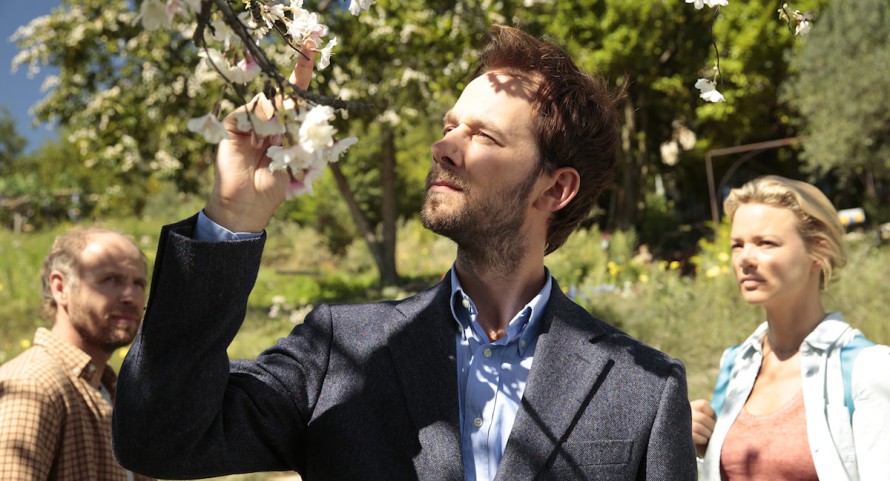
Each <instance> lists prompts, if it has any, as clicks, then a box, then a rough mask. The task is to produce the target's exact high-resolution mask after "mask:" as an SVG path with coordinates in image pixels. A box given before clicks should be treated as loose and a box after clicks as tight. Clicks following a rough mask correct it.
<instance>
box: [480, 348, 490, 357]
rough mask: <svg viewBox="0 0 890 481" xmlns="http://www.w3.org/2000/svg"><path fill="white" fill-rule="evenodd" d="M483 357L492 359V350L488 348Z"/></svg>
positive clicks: (483, 352)
mask: <svg viewBox="0 0 890 481" xmlns="http://www.w3.org/2000/svg"><path fill="white" fill-rule="evenodd" d="M482 355H483V356H485V357H491V349H489V348H487V347H486V348H485V349H484V350H483V351H482Z"/></svg>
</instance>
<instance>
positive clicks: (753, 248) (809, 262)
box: [730, 204, 820, 309]
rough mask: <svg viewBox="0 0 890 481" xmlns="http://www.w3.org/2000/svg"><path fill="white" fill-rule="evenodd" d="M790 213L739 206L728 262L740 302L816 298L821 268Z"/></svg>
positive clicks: (777, 302) (787, 302) (775, 303)
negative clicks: (809, 250) (808, 249)
mask: <svg viewBox="0 0 890 481" xmlns="http://www.w3.org/2000/svg"><path fill="white" fill-rule="evenodd" d="M797 222H798V220H797V217H796V216H795V215H794V214H793V213H792V212H791V211H790V210H788V209H785V208H779V207H772V206H768V205H764V204H743V205H741V206H740V207H739V208H738V210H736V212H735V216H733V219H732V233H731V234H730V242H731V245H732V263H733V267H734V269H735V275H736V279H737V280H738V283H739V291H740V292H741V295H742V298H743V299H745V300H746V301H747V302H749V303H751V304H757V305H762V306H764V307H766V308H767V309H769V308H770V307H771V306H785V305H793V304H796V303H798V302H801V301H806V300H808V298H809V299H813V300H815V299H818V296H819V274H820V267H819V264H818V263H817V262H816V261H815V260H813V259H812V258H811V257H810V256H809V253H808V251H807V246H806V244H805V243H804V240H803V238H801V236H800V234H799V233H798V232H797V225H798V224H797Z"/></svg>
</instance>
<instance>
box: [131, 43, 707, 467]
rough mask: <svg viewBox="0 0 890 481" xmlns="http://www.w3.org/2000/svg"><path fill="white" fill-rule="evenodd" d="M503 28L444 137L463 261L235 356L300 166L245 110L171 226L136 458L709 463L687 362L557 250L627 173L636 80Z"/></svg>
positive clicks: (314, 317)
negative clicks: (617, 77)
mask: <svg viewBox="0 0 890 481" xmlns="http://www.w3.org/2000/svg"><path fill="white" fill-rule="evenodd" d="M490 37H491V38H490V42H489V44H488V46H487V48H486V49H485V51H484V54H483V55H482V58H481V62H480V65H481V66H480V67H479V69H478V70H477V72H476V75H475V76H474V79H473V80H472V81H471V82H470V83H469V84H468V85H467V87H466V88H465V89H464V91H463V93H462V94H461V97H460V99H459V100H458V101H457V103H456V104H455V105H454V107H453V108H452V109H451V110H450V111H449V112H448V113H447V114H446V115H445V119H444V130H443V136H442V139H441V140H439V141H438V142H436V143H435V144H434V145H433V146H432V154H433V162H432V166H431V168H430V174H429V176H428V178H427V195H426V199H425V202H424V206H423V211H422V218H423V221H424V225H426V226H427V227H428V228H429V229H431V230H433V231H435V232H437V233H440V234H442V235H446V236H448V237H449V238H451V239H453V240H454V241H455V242H456V243H457V245H458V254H457V259H456V261H455V263H454V267H453V268H452V269H451V271H450V272H449V273H448V275H447V276H446V277H445V278H444V279H443V281H442V282H440V283H439V284H437V285H435V286H433V287H431V288H430V289H428V290H426V291H424V292H421V293H420V294H418V295H416V296H414V297H411V298H409V299H406V300H403V301H393V302H382V303H373V304H364V305H337V306H333V305H320V306H319V307H317V308H316V309H315V310H314V311H313V312H312V313H311V314H309V316H308V317H307V318H306V320H305V322H304V323H303V324H301V325H299V326H297V327H295V328H294V330H293V331H292V332H291V333H290V335H289V336H288V337H286V338H284V339H281V340H280V341H279V342H278V343H277V344H276V345H275V346H274V347H271V348H269V349H267V350H266V351H265V352H263V353H262V354H261V355H260V356H259V357H258V358H257V359H256V360H251V361H234V362H230V361H229V360H228V357H227V355H226V347H227V346H228V345H229V343H230V342H231V341H232V339H233V338H234V336H235V334H236V332H237V331H238V328H239V327H240V325H241V322H242V321H243V319H244V314H245V310H246V303H247V297H248V294H249V293H250V291H251V289H252V287H253V284H254V282H255V280H256V274H257V271H258V269H259V264H260V257H261V255H262V249H263V243H264V240H265V234H264V233H263V229H264V228H265V225H266V223H267V222H268V219H269V218H270V217H271V216H272V214H273V212H274V210H275V209H276V208H277V206H278V205H279V204H280V203H281V202H283V200H284V198H285V192H286V189H287V186H288V183H289V182H290V180H291V179H289V178H288V176H287V175H286V174H285V173H283V172H278V173H276V174H271V173H270V172H269V170H268V169H267V168H266V167H267V166H268V163H269V159H268V157H265V155H264V153H265V148H266V147H267V146H268V144H267V143H264V144H262V145H259V146H257V145H256V143H254V142H251V139H250V135H249V133H248V134H245V133H243V132H239V131H237V129H236V128H234V127H233V125H234V122H233V120H232V119H231V118H230V119H228V120H227V125H229V127H230V133H231V134H232V137H233V139H230V140H224V141H223V142H222V143H221V144H220V147H219V152H218V154H217V155H218V158H217V181H216V185H215V188H214V192H213V194H212V195H211V198H210V200H209V202H208V203H207V206H206V207H205V209H204V210H203V211H202V212H201V213H199V214H198V216H196V217H194V218H192V219H188V220H185V221H182V222H180V223H178V224H174V225H171V226H167V227H165V228H164V229H163V231H162V233H161V241H160V244H159V248H158V256H157V261H156V263H155V272H154V276H153V279H152V288H151V298H150V300H149V305H148V310H147V312H146V316H145V321H144V325H143V328H142V331H141V333H140V335H139V336H138V338H137V340H136V343H135V344H134V345H133V347H132V348H131V349H130V352H129V354H128V355H127V358H126V360H125V362H124V365H123V367H122V369H121V375H120V380H119V385H118V386H119V387H118V399H117V405H116V407H115V415H114V441H115V443H114V447H115V451H116V454H117V455H118V457H119V459H120V461H121V463H122V464H123V465H124V466H126V467H128V468H130V469H133V470H134V471H137V472H143V473H146V474H151V475H154V476H157V477H160V478H188V477H209V476H218V475H223V474H227V473H239V472H253V471H271V470H285V469H290V470H295V471H297V472H299V473H300V474H301V475H302V477H303V479H305V480H308V481H311V480H351V479H372V480H378V479H380V480H403V479H404V480H414V479H417V480H460V479H468V480H480V481H481V480H493V479H496V480H503V481H507V480H526V479H528V480H530V479H540V480H544V479H552V480H568V479H591V480H610V481H615V480H636V479H653V480H671V481H673V480H694V479H695V478H696V468H695V451H694V448H693V445H692V440H691V436H690V434H689V433H690V432H691V421H690V408H689V403H688V399H687V393H686V380H685V371H684V368H683V366H682V364H681V363H680V362H678V361H676V360H674V359H671V358H669V357H667V356H665V355H664V354H662V353H660V352H658V351H656V350H654V349H652V348H650V347H648V346H646V345H644V344H642V343H640V342H639V341H637V340H634V339H632V338H631V337H629V336H627V335H626V334H624V333H622V332H620V331H618V330H617V329H615V328H613V327H611V326H609V325H608V324H606V323H604V322H603V321H600V320H599V319H596V318H594V317H592V316H591V315H590V314H588V313H587V312H586V311H585V310H584V309H582V308H580V307H579V306H578V305H576V304H574V303H573V302H572V301H571V300H569V299H568V298H567V297H566V296H565V295H563V293H562V291H561V289H560V288H559V286H558V284H557V282H556V280H555V279H553V278H552V277H551V276H550V274H549V271H548V270H547V269H546V268H545V267H544V256H545V254H547V253H549V252H552V251H553V250H555V249H556V248H558V247H559V246H560V245H562V243H563V242H565V240H566V238H567V237H568V235H569V234H570V233H571V231H572V230H574V228H575V227H576V226H577V225H578V224H579V223H580V222H581V221H582V220H584V219H585V218H586V217H587V215H588V214H589V211H590V209H591V207H592V205H593V204H594V202H595V200H596V198H597V196H598V195H599V193H600V192H601V191H602V190H603V188H604V187H605V186H606V185H607V183H608V181H609V180H610V179H611V176H612V171H613V168H614V164H615V157H616V152H617V148H618V143H619V139H620V136H619V130H618V129H619V127H618V121H619V113H618V107H617V106H618V102H619V100H620V97H621V92H615V91H612V90H611V89H610V88H609V87H608V86H607V84H606V82H605V81H604V80H603V79H600V78H597V77H592V76H589V75H587V74H585V73H583V72H581V71H580V70H579V69H578V68H577V66H576V65H575V64H574V62H573V61H572V60H571V58H570V57H569V56H568V55H567V54H566V53H565V52H564V51H563V50H562V49H560V48H559V47H557V46H555V45H553V44H551V43H549V42H543V41H541V40H538V39H535V38H533V37H530V36H528V35H526V34H524V33H522V32H521V31H518V30H516V29H512V28H506V27H495V28H493V29H492V32H491V35H490ZM311 70H312V64H311V60H310V61H301V62H300V64H299V65H298V66H297V68H296V69H295V72H294V76H293V77H292V78H293V79H294V80H295V82H296V83H297V84H298V85H300V86H301V87H303V88H305V87H306V86H307V85H308V83H309V82H308V80H309V78H310V77H311ZM258 102H260V104H259V107H260V109H259V110H263V109H268V107H269V104H268V103H263V102H262V101H260V100H258ZM245 233H247V234H245ZM245 237H246V238H245ZM226 239H228V240H226Z"/></svg>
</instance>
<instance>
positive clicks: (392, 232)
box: [378, 128, 399, 286]
mask: <svg viewBox="0 0 890 481" xmlns="http://www.w3.org/2000/svg"><path fill="white" fill-rule="evenodd" d="M382 147H383V148H382V149H381V154H382V155H381V157H382V161H383V165H382V166H381V167H380V183H381V185H382V187H383V202H382V203H381V207H382V209H383V212H382V216H381V217H382V219H383V239H382V244H383V245H382V246H381V250H382V252H381V257H382V264H381V265H379V266H378V269H379V270H380V283H381V284H383V285H384V286H392V285H395V284H396V283H398V281H399V274H398V271H397V270H396V220H397V217H398V216H397V212H396V143H395V134H394V133H393V129H392V128H388V129H386V131H385V132H384V133H383V146H382Z"/></svg>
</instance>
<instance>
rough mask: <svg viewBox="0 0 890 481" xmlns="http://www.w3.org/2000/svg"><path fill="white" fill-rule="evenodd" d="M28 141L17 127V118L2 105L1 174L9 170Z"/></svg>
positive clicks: (0, 128)
mask: <svg viewBox="0 0 890 481" xmlns="http://www.w3.org/2000/svg"><path fill="white" fill-rule="evenodd" d="M27 143H28V141H27V139H25V138H24V137H22V135H21V134H20V133H19V132H18V130H17V129H16V128H15V120H14V119H13V118H12V115H11V114H10V113H9V109H8V108H6V106H5V105H2V106H0V174H6V173H7V172H9V168H10V166H11V164H12V162H13V161H14V160H15V159H16V158H17V157H18V156H19V155H20V154H21V153H22V151H24V149H25V145H26V144H27ZM0 192H2V191H0Z"/></svg>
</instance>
